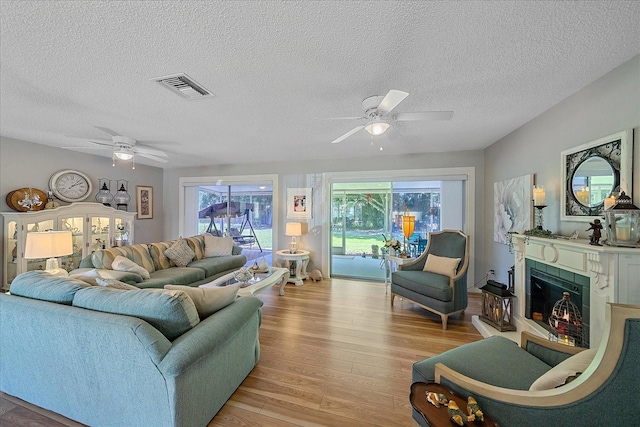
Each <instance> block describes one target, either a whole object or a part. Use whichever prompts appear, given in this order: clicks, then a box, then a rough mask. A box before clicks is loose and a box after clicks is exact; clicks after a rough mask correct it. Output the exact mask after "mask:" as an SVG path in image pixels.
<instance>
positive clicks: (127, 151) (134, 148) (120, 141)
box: [63, 126, 169, 169]
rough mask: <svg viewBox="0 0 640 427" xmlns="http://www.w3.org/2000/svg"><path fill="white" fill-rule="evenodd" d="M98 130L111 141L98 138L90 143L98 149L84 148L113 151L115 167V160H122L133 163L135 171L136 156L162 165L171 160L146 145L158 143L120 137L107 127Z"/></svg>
mask: <svg viewBox="0 0 640 427" xmlns="http://www.w3.org/2000/svg"><path fill="white" fill-rule="evenodd" d="M95 128H96V129H100V130H101V131H103V132H105V133H107V134H109V135H111V139H110V140H109V139H98V138H90V139H89V142H90V143H92V144H95V145H98V147H83V148H89V149H101V150H102V149H110V150H112V153H113V155H112V159H113V166H115V159H116V158H118V159H120V160H131V162H132V163H133V169H135V168H136V166H135V156H136V155H138V156H142V157H146V158H147V159H151V160H153V161H156V162H160V163H167V162H168V161H169V160H167V159H166V158H167V157H168V156H167V154H166V153H165V152H164V151H161V150H156V149H153V148H149V147H147V146H145V145H143V144H144V143H147V144H153V143H157V141H136V140H135V139H133V138H129V137H128V136H123V135H119V134H118V133H117V132H114V131H113V130H111V129H109V128H105V127H100V126H95ZM63 148H80V147H63Z"/></svg>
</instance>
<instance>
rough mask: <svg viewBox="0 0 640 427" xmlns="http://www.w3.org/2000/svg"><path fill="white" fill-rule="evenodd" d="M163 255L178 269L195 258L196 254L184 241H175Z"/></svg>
mask: <svg viewBox="0 0 640 427" xmlns="http://www.w3.org/2000/svg"><path fill="white" fill-rule="evenodd" d="M164 254H165V255H166V257H167V258H169V259H170V260H171V261H173V262H174V263H175V264H176V265H177V266H178V267H186V266H187V264H189V263H190V262H191V260H193V258H194V257H195V256H196V253H195V252H194V251H193V249H191V248H190V247H189V244H188V243H187V241H186V240H184V239H179V240H177V241H175V242H174V244H173V245H171V247H170V248H169V249H167V250H166V251H164Z"/></svg>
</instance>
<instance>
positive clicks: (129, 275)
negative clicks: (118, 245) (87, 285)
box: [69, 268, 143, 284]
mask: <svg viewBox="0 0 640 427" xmlns="http://www.w3.org/2000/svg"><path fill="white" fill-rule="evenodd" d="M91 270H97V271H98V273H99V274H100V277H102V278H103V279H114V280H119V281H121V282H125V283H129V284H131V283H139V282H142V280H143V279H142V276H140V275H139V274H138V273H133V272H131V271H116V270H107V269H95V268H77V269H75V270H73V271H70V272H69V277H76V276H83V275H84V274H86V273H87V272H88V271H91ZM91 274H93V273H90V275H91ZM80 279H82V278H81V277H80Z"/></svg>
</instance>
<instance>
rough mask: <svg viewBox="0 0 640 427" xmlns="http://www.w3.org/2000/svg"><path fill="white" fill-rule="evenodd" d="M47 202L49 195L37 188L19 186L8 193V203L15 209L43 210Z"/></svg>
mask: <svg viewBox="0 0 640 427" xmlns="http://www.w3.org/2000/svg"><path fill="white" fill-rule="evenodd" d="M46 204H47V195H46V193H45V192H44V191H42V190H38V189H37V188H28V187H25V188H19V189H18V190H15V191H11V192H10V193H9V194H7V205H9V207H10V208H11V209H13V210H15V211H18V212H27V211H41V210H42V209H44V207H45V205H46Z"/></svg>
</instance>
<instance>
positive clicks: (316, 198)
mask: <svg viewBox="0 0 640 427" xmlns="http://www.w3.org/2000/svg"><path fill="white" fill-rule="evenodd" d="M447 167H449V168H457V167H473V168H475V177H476V186H477V188H483V186H484V182H483V176H484V156H483V152H482V151H462V152H447V153H422V154H414V155H402V156H382V155H380V156H373V157H363V158H358V159H337V160H318V161H315V162H306V163H289V162H278V163H254V164H237V165H224V166H215V167H213V166H212V167H200V168H181V169H168V170H165V174H164V197H165V200H178V194H179V179H180V178H181V177H198V176H200V177H202V176H216V177H224V176H241V175H262V174H275V175H277V176H278V183H279V191H280V194H281V195H282V197H281V201H280V203H278V205H277V206H274V213H275V209H278V218H279V220H278V221H279V223H278V224H277V227H278V229H279V232H278V235H277V236H276V241H274V248H278V247H280V248H281V247H284V246H283V245H285V246H286V242H287V241H288V238H286V237H285V236H284V225H285V223H286V221H287V219H286V205H285V197H286V194H287V188H312V189H313V218H312V219H311V220H310V221H309V222H308V229H309V230H308V232H307V234H306V235H304V236H302V237H301V238H300V245H301V247H304V248H305V249H307V250H309V251H311V262H310V265H311V268H320V267H321V265H322V261H323V260H322V259H321V256H322V255H321V254H322V253H323V243H324V242H323V241H322V231H323V229H324V228H325V227H327V226H328V221H329V218H328V216H327V215H328V213H327V212H326V211H325V208H326V203H325V201H324V200H323V194H324V191H323V187H322V174H323V173H327V172H348V171H354V172H359V171H387V170H407V169H441V168H447ZM482 200H483V199H482V198H481V197H479V195H478V192H477V191H476V197H475V203H476V217H475V218H473V219H472V220H473V221H474V224H475V228H476V230H481V226H482V220H481V219H482V212H483V207H482V203H483V201H482ZM178 212H179V206H178V205H177V204H176V203H172V204H168V206H165V216H166V217H172V218H173V217H175V218H176V220H175V221H165V229H164V239H172V238H175V237H177V236H178V235H179V224H178V222H177V217H178ZM274 217H275V215H274ZM481 240H482V239H481V237H480V236H478V238H473V236H472V247H473V252H472V256H474V258H473V260H474V267H475V263H480V258H481V257H482V255H481V250H480V249H481V247H482V246H481V243H480V242H481ZM278 245H279V246H278ZM476 282H477V280H474V282H473V283H476Z"/></svg>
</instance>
